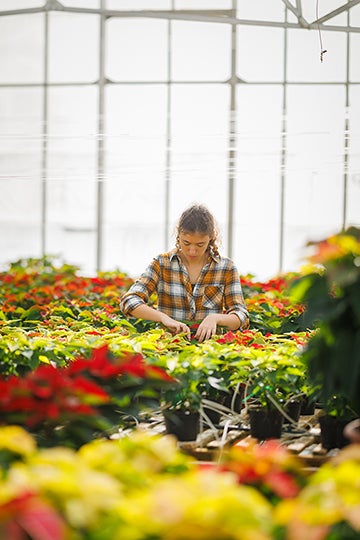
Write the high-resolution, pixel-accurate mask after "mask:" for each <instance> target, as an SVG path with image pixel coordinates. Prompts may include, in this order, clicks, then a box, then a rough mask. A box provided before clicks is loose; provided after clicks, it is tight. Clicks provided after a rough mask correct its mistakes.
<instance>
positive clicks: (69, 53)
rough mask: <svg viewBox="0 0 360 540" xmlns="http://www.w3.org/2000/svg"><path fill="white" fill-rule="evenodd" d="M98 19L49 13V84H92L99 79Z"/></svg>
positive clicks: (96, 17) (90, 16)
mask: <svg viewBox="0 0 360 540" xmlns="http://www.w3.org/2000/svg"><path fill="white" fill-rule="evenodd" d="M99 20H100V19H99V17H98V16H97V15H79V14H74V13H50V16H49V36H50V37H49V81H50V82H92V81H95V80H97V79H98V77H99V67H98V66H99V52H98V49H99ZM64 36H66V39H64ZM79 36H81V39H79Z"/></svg>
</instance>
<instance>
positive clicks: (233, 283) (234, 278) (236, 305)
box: [225, 266, 250, 330]
mask: <svg viewBox="0 0 360 540" xmlns="http://www.w3.org/2000/svg"><path fill="white" fill-rule="evenodd" d="M225 309H226V313H229V314H230V313H235V315H237V316H238V317H239V319H240V329H241V330H246V329H247V328H249V325H250V321H249V313H248V310H247V309H246V305H245V301H244V296H243V292H242V288H241V283H240V276H239V272H238V271H237V268H236V267H235V266H231V267H230V268H229V269H228V271H227V272H226V279H225Z"/></svg>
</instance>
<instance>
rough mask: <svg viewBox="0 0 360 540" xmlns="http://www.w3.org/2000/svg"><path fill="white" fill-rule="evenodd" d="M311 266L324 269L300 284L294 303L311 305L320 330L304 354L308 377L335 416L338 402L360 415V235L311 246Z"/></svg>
mask: <svg viewBox="0 0 360 540" xmlns="http://www.w3.org/2000/svg"><path fill="white" fill-rule="evenodd" d="M312 246H313V247H314V248H315V252H314V254H313V255H312V257H311V258H310V262H312V263H316V264H317V265H319V264H320V265H321V266H320V267H317V268H315V269H313V271H312V272H311V273H309V274H307V275H304V276H303V277H302V278H300V279H299V280H297V282H296V283H295V284H294V286H293V294H294V295H295V297H296V298H297V299H298V300H299V301H302V302H304V303H305V304H306V308H307V309H306V319H307V322H308V324H309V325H310V324H316V326H317V327H318V330H317V331H316V332H315V333H314V335H313V336H312V338H311V339H310V340H309V342H308V344H307V346H306V348H305V350H304V353H303V355H304V360H305V362H306V364H307V366H308V370H309V377H310V380H311V381H312V382H313V384H314V385H316V386H318V387H319V388H320V394H319V397H320V400H321V401H323V402H324V404H325V408H326V406H327V404H329V408H330V409H331V411H332V414H335V412H334V404H333V396H336V398H337V401H338V403H339V407H338V411H337V413H338V414H339V415H342V414H343V413H344V408H345V409H346V410H348V411H352V414H353V415H354V414H357V415H359V414H360V230H359V229H355V228H352V229H349V230H348V231H345V232H344V233H340V234H338V235H335V236H332V237H329V238H327V239H326V240H324V241H321V242H318V243H315V244H312Z"/></svg>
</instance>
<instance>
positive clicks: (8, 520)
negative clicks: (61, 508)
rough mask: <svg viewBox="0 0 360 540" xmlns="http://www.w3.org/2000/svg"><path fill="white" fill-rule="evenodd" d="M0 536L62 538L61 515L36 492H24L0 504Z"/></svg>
mask: <svg viewBox="0 0 360 540" xmlns="http://www.w3.org/2000/svg"><path fill="white" fill-rule="evenodd" d="M0 537H1V538H3V539H4V540H28V539H29V538H31V539H32V540H63V539H64V538H66V537H67V535H66V527H65V523H64V522H63V520H62V518H61V516H60V515H59V514H58V513H57V512H56V511H55V510H54V509H53V508H51V507H50V506H49V505H48V504H46V503H45V502H44V501H42V500H41V499H40V498H39V497H38V496H37V495H36V493H29V492H24V493H22V494H20V495H18V496H17V497H15V498H14V499H12V500H10V501H8V502H7V503H5V504H2V505H0Z"/></svg>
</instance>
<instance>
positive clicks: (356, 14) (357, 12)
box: [350, 5, 360, 26]
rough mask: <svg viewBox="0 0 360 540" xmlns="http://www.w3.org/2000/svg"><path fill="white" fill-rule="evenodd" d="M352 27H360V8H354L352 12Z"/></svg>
mask: <svg viewBox="0 0 360 540" xmlns="http://www.w3.org/2000/svg"><path fill="white" fill-rule="evenodd" d="M350 25H351V26H360V6H359V5H357V6H354V7H353V8H351V10H350Z"/></svg>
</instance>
